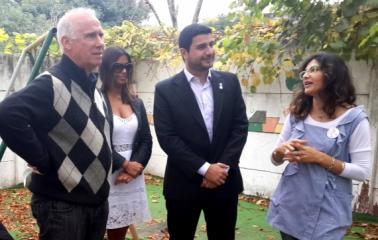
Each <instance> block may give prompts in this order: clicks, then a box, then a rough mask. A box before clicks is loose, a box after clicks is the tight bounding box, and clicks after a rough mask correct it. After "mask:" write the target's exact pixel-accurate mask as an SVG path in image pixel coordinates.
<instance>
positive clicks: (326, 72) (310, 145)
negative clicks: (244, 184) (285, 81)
mask: <svg viewBox="0 0 378 240" xmlns="http://www.w3.org/2000/svg"><path fill="white" fill-rule="evenodd" d="M299 77H300V79H301V80H303V84H302V86H301V87H300V89H299V90H298V91H297V92H296V93H295V95H294V99H293V100H292V102H291V104H290V107H289V112H290V114H289V116H288V117H287V119H286V121H285V124H284V128H283V131H282V133H281V135H280V137H279V139H278V143H277V147H276V148H275V149H274V151H273V153H272V162H273V164H275V165H280V164H282V163H284V162H285V161H288V164H287V166H286V168H285V170H284V172H283V174H282V177H281V180H280V182H279V184H278V186H277V189H276V191H275V193H274V194H273V196H272V197H271V203H270V206H269V212H268V222H269V223H270V224H271V225H272V226H273V227H275V228H277V229H279V230H280V232H281V236H282V239H284V240H287V239H288V240H290V239H300V240H309V239H322V240H327V239H329V240H337V239H342V238H343V236H344V235H345V233H346V231H347V229H348V228H349V227H350V225H351V224H352V199H353V196H352V180H358V181H364V180H365V179H366V178H367V177H368V176H369V174H370V168H371V143H370V129H369V122H368V119H367V115H366V113H365V111H364V109H363V107H362V106H356V104H355V100H356V96H355V88H354V86H353V83H352V80H351V77H350V74H349V70H348V68H347V66H346V64H345V62H344V61H343V60H342V59H341V58H340V57H338V56H335V55H331V54H325V53H320V54H316V55H313V56H311V57H309V58H308V59H307V60H306V61H305V62H304V64H303V65H302V68H301V72H300V74H299Z"/></svg>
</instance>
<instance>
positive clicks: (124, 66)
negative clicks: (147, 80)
mask: <svg viewBox="0 0 378 240" xmlns="http://www.w3.org/2000/svg"><path fill="white" fill-rule="evenodd" d="M123 69H126V71H127V72H130V71H131V70H132V69H133V64H132V63H126V64H122V63H113V64H112V70H113V71H114V72H116V73H120V72H122V71H123Z"/></svg>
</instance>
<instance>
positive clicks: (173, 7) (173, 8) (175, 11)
mask: <svg viewBox="0 0 378 240" xmlns="http://www.w3.org/2000/svg"><path fill="white" fill-rule="evenodd" d="M167 3H168V9H169V15H170V16H171V21H172V27H174V28H176V29H177V14H178V7H177V6H176V5H175V0H167Z"/></svg>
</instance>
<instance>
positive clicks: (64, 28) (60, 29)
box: [56, 8, 97, 52]
mask: <svg viewBox="0 0 378 240" xmlns="http://www.w3.org/2000/svg"><path fill="white" fill-rule="evenodd" d="M77 14H88V15H92V16H93V17H95V18H97V17H96V12H95V11H94V10H93V9H91V8H74V9H71V10H69V11H68V12H66V13H65V14H64V15H63V16H62V17H61V18H60V19H59V21H58V25H57V34H56V36H57V38H58V43H59V47H60V50H61V51H62V52H63V46H62V43H61V40H62V37H68V38H70V39H75V38H76V37H77V34H78V33H77V32H75V27H74V26H73V24H72V19H71V17H72V16H74V15H77Z"/></svg>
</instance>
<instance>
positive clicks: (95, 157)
mask: <svg viewBox="0 0 378 240" xmlns="http://www.w3.org/2000/svg"><path fill="white" fill-rule="evenodd" d="M57 35H58V41H59V44H60V47H61V50H62V53H63V56H62V59H61V61H60V62H59V63H58V64H57V65H55V66H53V67H52V68H51V69H49V70H48V71H47V72H45V73H42V74H41V75H40V76H38V77H37V78H36V79H35V80H34V81H33V82H32V83H31V84H30V85H29V86H27V87H26V88H24V89H23V90H21V91H19V92H16V93H14V94H12V95H11V96H9V97H8V98H6V99H5V100H4V101H3V102H1V103H0V116H1V118H0V136H1V138H2V139H3V140H4V142H5V143H6V144H7V145H8V147H9V148H10V149H11V150H13V151H14V152H15V153H16V154H18V155H19V156H21V157H22V158H23V159H25V161H26V162H27V163H28V164H29V165H31V166H33V168H34V172H33V175H32V178H31V182H30V185H29V189H30V190H31V191H32V192H33V196H32V200H31V209H32V212H33V216H34V217H35V218H36V220H37V223H38V226H39V229H40V233H39V238H40V239H48V240H52V239H53V240H57V239H70V240H82V239H90V240H96V239H98V240H100V239H103V237H104V233H105V225H106V220H107V215H108V203H107V197H108V194H109V184H108V181H107V176H108V174H109V171H110V169H111V148H110V142H109V141H110V137H109V135H110V127H109V126H110V125H109V122H108V121H107V118H106V117H105V115H104V112H105V111H104V105H103V102H102V101H101V97H99V93H98V92H97V90H96V89H95V85H96V77H95V75H94V74H93V73H92V71H94V70H95V69H96V68H97V67H98V66H99V65H100V63H101V58H102V52H103V49H104V43H103V29H102V27H101V24H100V22H99V20H98V19H97V18H96V16H95V12H94V11H93V10H91V9H85V8H77V9H73V10H70V11H69V12H67V13H66V14H65V15H64V16H63V17H62V18H61V19H60V20H59V22H58V34H57Z"/></svg>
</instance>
